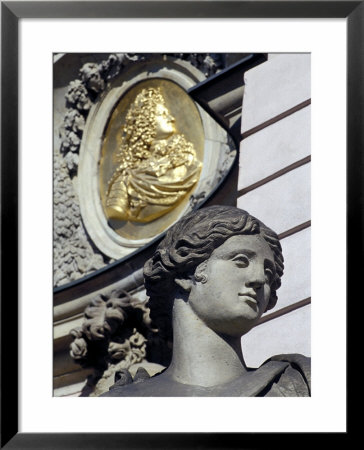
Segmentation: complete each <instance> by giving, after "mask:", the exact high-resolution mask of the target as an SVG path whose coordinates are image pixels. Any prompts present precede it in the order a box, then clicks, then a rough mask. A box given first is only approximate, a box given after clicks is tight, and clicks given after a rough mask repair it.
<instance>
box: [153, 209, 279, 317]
mask: <svg viewBox="0 0 364 450" xmlns="http://www.w3.org/2000/svg"><path fill="white" fill-rule="evenodd" d="M236 236H252V237H254V239H255V241H256V242H255V244H254V245H256V244H258V251H265V252H266V253H267V252H269V254H270V255H272V257H271V259H272V265H273V266H274V267H272V268H271V269H269V270H270V272H271V273H270V275H269V277H270V279H269V289H270V290H269V293H270V294H269V298H268V299H267V302H266V306H265V311H267V310H269V309H271V308H273V307H274V306H275V304H276V302H277V293H276V291H277V289H278V288H279V287H280V285H281V277H282V275H283V269H284V265H283V255H282V248H281V245H280V243H279V239H278V236H277V234H276V233H275V232H274V231H272V230H271V229H270V228H268V227H267V226H266V225H264V224H263V223H262V222H261V221H259V220H258V219H256V218H255V217H253V216H251V215H250V214H249V213H247V212H246V211H243V210H241V209H238V208H235V207H231V206H211V207H208V208H202V209H200V210H197V211H195V212H192V213H190V214H188V215H186V216H185V217H183V218H182V219H181V220H179V221H178V222H177V223H176V224H175V225H174V226H173V227H171V228H170V229H169V230H168V231H167V233H166V236H165V238H164V239H163V241H162V242H161V243H160V244H159V246H158V248H157V250H156V252H155V254H154V255H153V257H152V258H150V259H149V260H148V261H147V262H146V263H145V266H144V277H145V286H146V291H147V295H149V297H150V300H149V307H150V309H151V317H152V318H153V319H154V320H155V321H156V322H157V320H156V318H157V317H158V316H161V315H162V316H164V318H165V315H166V314H167V315H170V313H171V311H172V306H173V300H174V298H175V295H176V293H177V291H178V290H179V289H181V288H180V286H181V282H180V280H181V279H186V280H187V279H189V280H196V281H201V279H202V277H204V276H205V274H204V271H203V268H204V264H203V263H204V262H206V261H208V260H209V258H210V257H211V255H212V254H213V252H215V254H216V251H217V249H219V248H222V246H223V244H224V243H225V242H226V241H228V240H229V239H230V238H233V237H236ZM234 239H235V240H237V238H234ZM258 240H259V242H258ZM230 242H232V244H234V242H235V241H234V242H233V239H231V240H230ZM263 246H265V250H264V249H263ZM202 282H203V279H202ZM221 283H222V285H223V284H224V281H223V280H222V281H221ZM263 312H264V311H263ZM164 320H165V319H164Z"/></svg>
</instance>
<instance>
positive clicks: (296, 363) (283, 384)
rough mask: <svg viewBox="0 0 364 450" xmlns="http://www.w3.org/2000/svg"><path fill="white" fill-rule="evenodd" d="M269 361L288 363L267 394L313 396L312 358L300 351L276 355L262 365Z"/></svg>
mask: <svg viewBox="0 0 364 450" xmlns="http://www.w3.org/2000/svg"><path fill="white" fill-rule="evenodd" d="M269 362H282V363H288V365H287V367H286V368H285V370H284V372H283V373H282V374H281V375H280V377H279V379H277V380H275V381H274V383H273V384H272V385H271V389H270V391H268V392H267V393H266V396H283V397H285V396H295V397H297V396H298V397H309V396H311V358H309V357H307V356H304V355H301V354H298V353H289V354H282V355H275V356H272V357H271V358H269V359H268V360H267V361H265V362H264V363H263V364H262V366H261V367H263V366H264V365H265V364H267V363H269Z"/></svg>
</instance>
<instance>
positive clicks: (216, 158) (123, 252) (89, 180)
mask: <svg viewBox="0 0 364 450" xmlns="http://www.w3.org/2000/svg"><path fill="white" fill-rule="evenodd" d="M203 79H204V76H203V75H202V73H201V72H200V71H198V70H197V69H195V68H194V67H192V66H191V65H190V64H188V63H185V62H183V61H176V60H170V61H168V59H167V60H165V59H161V58H160V59H158V58H156V59H155V60H150V61H148V62H147V63H145V62H144V63H135V65H133V66H132V69H131V70H129V71H126V73H124V72H123V73H121V75H120V76H119V77H118V78H116V79H115V80H114V81H113V83H112V84H111V85H110V87H109V88H108V89H107V90H106V91H105V92H104V93H103V94H102V95H101V96H100V98H99V100H98V102H96V103H95V104H94V106H93V107H92V109H91V111H90V113H89V115H88V118H87V122H86V126H85V130H84V133H83V137H82V143H81V148H80V161H79V166H78V183H77V184H78V193H79V200H80V208H81V215H82V220H83V222H84V225H85V227H86V230H87V232H88V234H89V236H90V238H91V240H92V241H93V243H94V244H95V245H96V246H97V247H98V249H99V250H100V251H102V252H103V253H104V254H105V255H107V256H108V257H110V258H114V259H120V258H123V257H125V256H127V255H129V254H131V253H133V252H134V251H135V250H137V249H138V248H141V247H143V246H144V245H146V244H148V243H149V242H151V241H152V240H153V239H155V238H156V237H158V235H160V234H161V233H163V232H164V231H165V230H166V229H167V228H169V227H170V226H171V225H173V223H175V222H176V221H177V220H178V219H179V218H180V217H181V216H182V215H184V214H186V213H187V212H189V211H191V210H192V209H193V208H196V207H198V206H199V204H200V203H202V202H203V201H204V200H206V198H207V197H208V196H209V195H210V194H211V193H212V191H213V190H214V189H215V188H216V186H217V185H218V184H219V182H220V181H221V179H222V178H223V177H224V176H225V175H226V173H227V172H228V170H229V169H230V167H231V165H232V163H233V161H234V159H235V156H236V151H235V149H234V148H233V146H232V144H231V140H230V138H229V136H228V134H227V132H226V131H225V130H224V129H223V128H222V127H221V126H220V125H219V124H218V123H217V122H216V121H215V120H213V119H212V117H211V116H209V115H208V114H207V113H206V112H205V111H204V110H203V109H202V108H201V107H200V106H199V105H197V104H196V103H194V102H192V100H191V99H190V98H189V97H188V94H187V93H185V92H183V93H184V95H185V96H187V100H185V101H182V104H180V105H178V106H179V108H177V105H175V106H174V107H173V106H172V108H171V106H170V105H172V104H173V102H171V98H173V95H172V97H171V98H170V99H168V101H167V106H170V108H171V109H174V110H173V111H171V113H172V114H174V115H176V114H177V115H178V117H179V122H180V123H181V120H180V119H181V117H183V114H181V112H180V109H181V107H182V108H183V104H184V103H185V104H188V102H191V103H193V106H194V107H195V109H196V114H195V115H194V121H196V120H198V118H200V123H201V124H202V127H201V128H202V129H203V132H202V130H201V132H199V131H198V126H194V127H193V128H194V130H195V131H193V130H192V129H191V122H190V123H189V121H188V120H187V121H185V123H182V124H180V125H179V124H178V123H177V126H179V127H181V130H179V131H180V132H183V133H186V134H187V136H186V138H187V139H191V141H192V142H193V143H194V144H195V143H196V146H197V151H196V154H197V158H198V160H199V161H201V162H202V170H201V173H200V176H199V179H198V181H197V183H196V184H195V185H194V186H193V187H192V189H191V191H190V192H188V194H187V195H186V196H185V197H184V198H183V200H182V201H181V202H180V203H179V204H178V205H177V206H176V207H175V208H173V209H172V210H171V211H170V212H168V213H166V214H165V215H163V216H162V217H160V218H158V219H156V220H154V221H152V222H150V223H147V224H145V223H138V222H132V221H128V222H115V221H108V219H107V217H106V214H105V209H104V205H105V202H104V200H105V199H104V198H103V195H102V193H101V191H102V189H104V188H105V177H107V176H108V174H109V172H110V170H111V169H110V160H111V155H110V149H109V150H108V152H109V153H108V154H107V155H105V137H106V136H107V131H108V127H109V126H110V123H111V119H112V116H113V113H114V112H115V110H116V109H117V107H118V105H120V104H122V101H123V98H125V97H127V95H128V92H132V91H133V89H134V90H135V89H137V86H138V85H140V86H143V85H146V86H147V85H152V86H153V85H163V84H164V85H165V86H167V89H168V88H170V87H172V88H173V89H172V91H174V93H175V94H176V93H178V92H179V90H180V91H187V90H188V89H189V88H191V87H192V86H194V85H195V84H196V83H198V82H199V81H202V80H203ZM169 83H170V84H169ZM180 98H181V99H183V95H182V94H181V95H180ZM168 103H169V105H168ZM121 109H123V108H122V107H121ZM191 111H192V110H191V105H190V106H189V108H187V114H188V113H189V114H191ZM124 115H125V114H124ZM198 116H199V117H198ZM114 118H115V115H114ZM182 122H183V121H182ZM190 129H191V130H190ZM189 130H190V131H189ZM201 135H202V138H201ZM105 156H106V160H107V161H106V163H105Z"/></svg>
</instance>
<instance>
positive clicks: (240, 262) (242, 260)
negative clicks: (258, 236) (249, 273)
mask: <svg viewBox="0 0 364 450" xmlns="http://www.w3.org/2000/svg"><path fill="white" fill-rule="evenodd" d="M232 261H234V263H235V264H236V265H237V266H238V267H248V266H249V258H248V257H247V256H246V255H243V254H239V255H236V256H234V258H233V259H232Z"/></svg>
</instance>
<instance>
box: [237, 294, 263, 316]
mask: <svg viewBox="0 0 364 450" xmlns="http://www.w3.org/2000/svg"><path fill="white" fill-rule="evenodd" d="M238 296H239V298H240V299H244V301H245V303H247V304H248V305H249V306H250V307H251V308H253V309H254V311H257V309H258V300H257V294H256V293H255V292H252V291H248V292H239V294H238Z"/></svg>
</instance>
